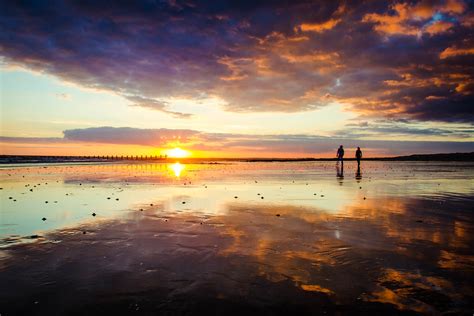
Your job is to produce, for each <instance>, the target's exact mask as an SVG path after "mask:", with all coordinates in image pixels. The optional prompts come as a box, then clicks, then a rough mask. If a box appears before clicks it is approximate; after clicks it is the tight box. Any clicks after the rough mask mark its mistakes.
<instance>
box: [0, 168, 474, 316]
mask: <svg viewBox="0 0 474 316" xmlns="http://www.w3.org/2000/svg"><path fill="white" fill-rule="evenodd" d="M265 167H268V166H265ZM350 167H351V165H350V164H348V163H347V164H346V168H349V169H348V170H349V171H348V172H351V173H352V172H356V173H358V172H360V170H359V171H355V170H356V169H350ZM199 168H201V167H199ZM219 168H220V169H217V170H220V171H219V173H217V172H216V169H212V167H208V166H206V167H202V169H199V170H204V171H203V173H204V174H202V173H200V172H195V173H193V172H194V170H197V169H196V167H195V166H186V169H184V171H182V172H181V171H180V173H179V174H178V175H179V177H178V175H177V174H176V173H175V172H174V170H173V169H169V167H168V166H165V167H164V169H162V170H161V172H169V170H171V171H172V173H170V175H169V176H170V177H169V178H166V179H167V180H166V181H167V183H166V185H163V186H161V187H159V188H158V189H156V190H157V191H154V190H155V188H154V184H153V185H152V189H150V188H148V189H150V190H151V191H145V192H146V194H145V195H143V196H141V195H140V194H141V193H140V192H141V191H142V190H145V187H144V184H139V183H138V182H135V184H134V185H130V186H132V187H130V186H126V184H125V181H123V180H121V181H120V183H117V182H116V181H117V179H116V178H115V179H114V178H113V177H111V176H110V173H108V171H107V173H106V174H102V173H100V172H99V173H98V174H97V175H92V174H91V173H90V172H89V173H85V174H82V175H79V174H75V175H68V176H67V177H66V178H67V179H68V181H71V182H68V183H69V184H67V188H68V190H67V191H68V192H69V191H71V188H70V187H69V186H70V185H72V184H74V187H76V188H77V187H80V189H77V190H76V191H73V193H74V194H75V195H73V196H72V198H74V197H75V196H76V195H80V194H85V193H83V186H85V185H88V186H91V185H92V184H93V185H94V186H95V188H94V189H98V188H99V187H100V188H101V190H106V192H107V194H110V195H111V194H112V193H116V194H117V196H119V197H120V200H119V201H116V202H115V200H113V201H114V203H118V204H119V203H124V201H123V200H125V196H124V195H118V194H119V193H118V192H119V191H120V190H125V191H124V192H125V193H126V192H129V193H128V194H126V195H131V196H133V197H134V198H136V199H134V200H130V201H128V202H127V203H132V204H127V205H128V206H127V207H126V208H125V209H122V211H121V215H120V216H109V217H107V216H105V215H103V214H104V212H105V211H103V210H102V209H101V208H99V207H97V208H96V209H97V210H98V211H97V212H98V214H99V216H97V217H94V218H92V217H90V216H89V218H90V219H89V220H88V221H81V222H80V223H76V224H75V225H70V226H69V227H63V228H60V229H55V230H51V231H49V232H44V233H43V234H42V235H41V236H39V237H38V238H35V239H33V242H29V243H15V244H11V245H9V246H7V247H4V248H3V249H2V250H1V252H0V253H1V256H0V276H1V279H2V282H1V283H0V293H1V294H0V307H1V310H0V312H2V314H3V313H5V315H9V314H10V313H11V314H45V315H46V314H75V313H76V314H83V313H85V312H88V313H92V314H94V313H97V314H98V313H102V314H104V313H106V312H111V313H127V312H128V313H131V312H137V313H145V314H156V313H171V314H176V313H191V312H194V313H197V311H200V312H204V313H213V314H215V313H230V314H239V313H244V312H252V313H264V314H265V313H274V314H278V313H280V314H287V313H289V312H290V311H292V313H294V314H310V313H312V314H315V313H316V314H319V313H325V312H326V313H329V314H336V313H343V314H353V313H362V314H368V313H378V314H381V313H388V314H398V313H400V312H407V313H408V312H414V313H416V312H422V313H430V314H436V313H461V312H471V311H472V309H473V304H472V297H474V287H473V286H472V285H471V284H472V280H473V276H474V252H473V249H474V235H473V234H472V231H473V225H474V220H473V217H472V207H471V206H470V205H473V202H474V197H473V195H472V194H463V195H462V196H460V195H457V196H456V195H452V194H449V195H448V194H446V193H444V195H443V198H442V200H441V199H440V198H439V196H440V193H437V195H435V194H431V195H430V196H429V197H427V196H425V195H422V194H419V192H429V190H428V189H423V191H416V188H418V190H421V189H420V188H419V187H420V184H419V183H417V184H416V185H415V184H413V185H410V184H409V183H407V181H405V180H403V182H401V183H403V185H406V186H408V187H410V188H414V189H413V195H412V196H401V194H399V191H397V189H398V190H400V188H399V184H398V182H396V181H400V180H399V179H398V178H396V177H394V176H393V175H392V177H394V178H396V179H395V180H394V181H395V182H383V183H386V185H389V186H390V185H391V186H392V188H393V191H394V192H393V195H389V194H387V193H386V191H379V190H378V189H379V187H380V183H381V182H377V179H375V176H374V175H377V174H376V173H375V172H374V171H373V170H371V169H370V168H369V169H368V170H367V169H365V168H367V167H364V173H365V174H366V173H369V175H371V177H372V179H373V182H368V181H367V180H365V179H367V178H364V180H362V179H354V178H352V177H349V178H346V179H345V180H344V182H343V183H342V184H341V183H340V182H339V179H338V180H337V181H335V179H334V173H333V172H334V169H333V168H334V166H333V165H328V169H327V175H328V176H327V179H326V178H324V179H320V180H318V182H317V183H313V182H310V179H312V177H314V175H311V174H310V175H308V176H307V177H298V176H295V175H293V174H292V173H289V174H287V175H284V176H282V175H281V174H280V175H279V177H277V179H278V180H275V177H274V174H273V172H274V171H273V170H272V169H270V168H269V167H268V168H269V169H267V170H269V171H271V174H266V176H265V173H263V172H261V171H260V172H261V173H260V174H258V175H256V174H255V173H253V172H251V171H248V170H246V169H245V168H242V169H243V170H242V171H240V172H236V171H235V170H232V169H230V168H229V169H227V168H225V167H222V166H220V167H219ZM145 170H146V169H145ZM152 170H153V169H152ZM159 170H160V169H159ZM308 170H309V169H305V170H304V171H305V172H308ZM351 170H352V171H351ZM366 170H367V171H366ZM147 172H149V171H147ZM151 172H154V171H151ZM186 172H188V173H186ZM207 172H208V173H207ZM318 172H320V173H322V171H318ZM324 172H326V171H324ZM206 173H207V174H206ZM196 174H198V175H196ZM223 174H225V175H226V176H225V177H223V176H222V175H223ZM262 174H263V175H262ZM136 175H137V176H138V177H139V178H140V177H141V176H140V175H139V174H136ZM194 175H196V176H194ZM95 176H97V177H95ZM119 177H120V178H122V179H123V178H126V179H130V178H131V177H132V176H131V175H130V174H128V173H126V174H123V175H120V176H119ZM146 177H147V178H146V179H147V180H146V181H150V178H148V177H149V175H147V176H146ZM213 177H214V178H216V180H214V181H213V179H212V178H213ZM256 177H258V181H257V180H255V179H256ZM377 177H380V178H382V176H380V175H378V176H377ZM97 178H98V179H100V180H97ZM420 178H422V177H420ZM72 179H73V180H72ZM143 179H144V178H143V177H141V181H142V183H144V180H143ZM152 179H153V181H154V183H156V181H165V180H163V178H160V180H158V179H156V178H152ZM293 179H297V180H296V181H294V180H293ZM88 180H89V182H88ZM357 180H359V181H357ZM77 181H80V182H77ZM174 181H176V182H174ZM241 181H243V182H245V184H242V183H241ZM293 181H294V182H301V183H293ZM307 181H308V182H307ZM364 181H367V182H366V183H364ZM418 181H426V180H423V179H421V180H418ZM37 182H38V181H37ZM190 182H192V184H190ZM203 182H204V183H203ZM256 182H258V183H256ZM265 182H268V183H265ZM275 182H276V183H275ZM35 183H36V182H35ZM38 183H39V182H38ZM43 183H44V182H43ZM110 183H112V184H113V190H112V191H107V190H108V189H109V186H108V185H109V184H110ZM438 183H440V184H442V185H443V186H444V185H445V182H443V181H441V180H439V182H437V183H436V185H433V188H430V187H428V188H429V189H430V190H435V189H438V188H439V187H441V186H442V185H439V186H438ZM461 183H464V184H463V185H466V184H465V182H461ZM80 184H82V185H80ZM48 185H50V184H48ZM457 185H459V183H458V184H457ZM207 186H208V187H207ZM317 186H319V188H318V189H320V190H322V193H323V194H321V192H320V191H318V194H317V196H316V195H313V192H314V191H315V190H316V189H315V187H317ZM360 186H361V187H363V189H359V187H360ZM37 187H38V186H37ZM170 187H172V188H170ZM280 187H281V188H282V189H280ZM446 187H447V185H446ZM119 188H120V189H119ZM35 189H36V188H35ZM148 189H147V190H148ZM89 190H92V187H90V188H89V189H87V190H85V191H89ZM364 190H365V191H364ZM438 190H439V189H438ZM443 190H444V189H443ZM465 190H470V192H472V187H470V188H465ZM361 191H362V192H361ZM92 192H95V191H92ZM210 192H211V193H210ZM433 192H437V191H433ZM415 193H417V194H418V195H416V194H415ZM149 194H156V195H157V196H160V198H159V199H158V200H156V199H157V198H156V196H154V200H152V203H150V200H147V199H146V197H147V196H148V195H149ZM257 194H260V195H257ZM163 195H170V196H168V197H166V198H163V197H162V196H163ZM322 195H324V196H323V197H322ZM366 195H367V196H368V197H369V198H368V199H364V197H365V196H366ZM405 195H406V194H405ZM261 196H265V197H266V199H264V200H261V199H260V197H261ZM92 197H93V195H91V198H92ZM114 197H115V196H114ZM235 197H237V198H235ZM308 197H312V199H311V200H310V201H309V202H308V201H307V199H308ZM349 197H350V198H349ZM68 198H69V196H68ZM98 199H99V200H100V201H105V202H104V203H111V201H110V200H107V199H106V198H105V197H103V196H102V195H100V196H99V198H98ZM205 199H213V200H219V201H220V203H221V204H218V205H217V204H206V203H208V202H206V201H207V200H205ZM325 199H328V200H329V201H326V200H325ZM331 199H334V200H341V199H342V200H343V203H335V202H332V201H330V200H331ZM275 201H277V202H275ZM60 202H61V203H65V202H62V201H60ZM182 202H185V204H183V203H182ZM2 203H3V202H2ZM12 203H13V202H12ZM8 205H13V204H8ZM104 205H108V204H104ZM76 207H77V205H76ZM123 207H125V205H124V206H123ZM213 208H214V209H213ZM215 208H218V209H219V210H218V211H216V210H215Z"/></svg>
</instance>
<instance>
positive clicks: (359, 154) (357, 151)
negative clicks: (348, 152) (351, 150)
mask: <svg viewBox="0 0 474 316" xmlns="http://www.w3.org/2000/svg"><path fill="white" fill-rule="evenodd" d="M361 158H362V150H360V147H357V150H356V160H357V166H359V167H360V159H361Z"/></svg>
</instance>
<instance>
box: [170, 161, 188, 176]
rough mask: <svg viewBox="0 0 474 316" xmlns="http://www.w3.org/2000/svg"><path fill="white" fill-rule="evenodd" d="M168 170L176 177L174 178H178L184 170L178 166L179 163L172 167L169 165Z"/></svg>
mask: <svg viewBox="0 0 474 316" xmlns="http://www.w3.org/2000/svg"><path fill="white" fill-rule="evenodd" d="M169 168H170V169H171V170H173V172H174V175H175V176H176V178H179V177H180V175H181V172H182V171H183V170H184V168H185V166H184V165H182V164H180V163H179V162H176V163H174V164H172V165H169Z"/></svg>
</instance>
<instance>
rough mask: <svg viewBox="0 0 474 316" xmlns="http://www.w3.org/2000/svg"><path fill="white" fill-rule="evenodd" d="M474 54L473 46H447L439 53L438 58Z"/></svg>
mask: <svg viewBox="0 0 474 316" xmlns="http://www.w3.org/2000/svg"><path fill="white" fill-rule="evenodd" d="M472 54H474V48H456V47H448V48H446V49H445V50H443V51H442V52H441V54H439V58H441V59H446V58H449V57H454V56H460V55H472Z"/></svg>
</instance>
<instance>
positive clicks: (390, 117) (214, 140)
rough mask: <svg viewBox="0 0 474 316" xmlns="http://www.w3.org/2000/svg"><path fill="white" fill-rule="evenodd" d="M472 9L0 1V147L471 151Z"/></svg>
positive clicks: (92, 151)
mask: <svg viewBox="0 0 474 316" xmlns="http://www.w3.org/2000/svg"><path fill="white" fill-rule="evenodd" d="M473 7H474V2H473V1H468V0H464V1H463V0H443V1H378V0H374V1H307V0H305V1H299V0H294V1H276V0H273V1H258V0H253V1H244V0H241V1H195V0H189V1H176V0H166V1H2V2H1V3H0V30H1V31H0V105H1V107H0V114H1V121H0V154H9V155H160V154H166V153H168V152H169V150H170V149H173V148H176V147H178V148H182V149H184V150H187V151H188V152H189V153H190V154H191V155H192V157H288V158H290V157H333V156H334V155H335V152H336V150H337V147H338V146H339V145H341V144H342V145H344V147H345V148H346V152H347V153H348V155H353V152H354V151H355V148H356V147H357V146H360V147H361V148H362V150H363V152H364V156H366V157H368V156H373V157H377V156H396V155H406V154H414V153H418V154H419V153H421V154H422V153H448V152H472V151H474V108H473V106H474V97H473V93H474V36H473V34H474V33H473V29H474V12H473Z"/></svg>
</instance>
